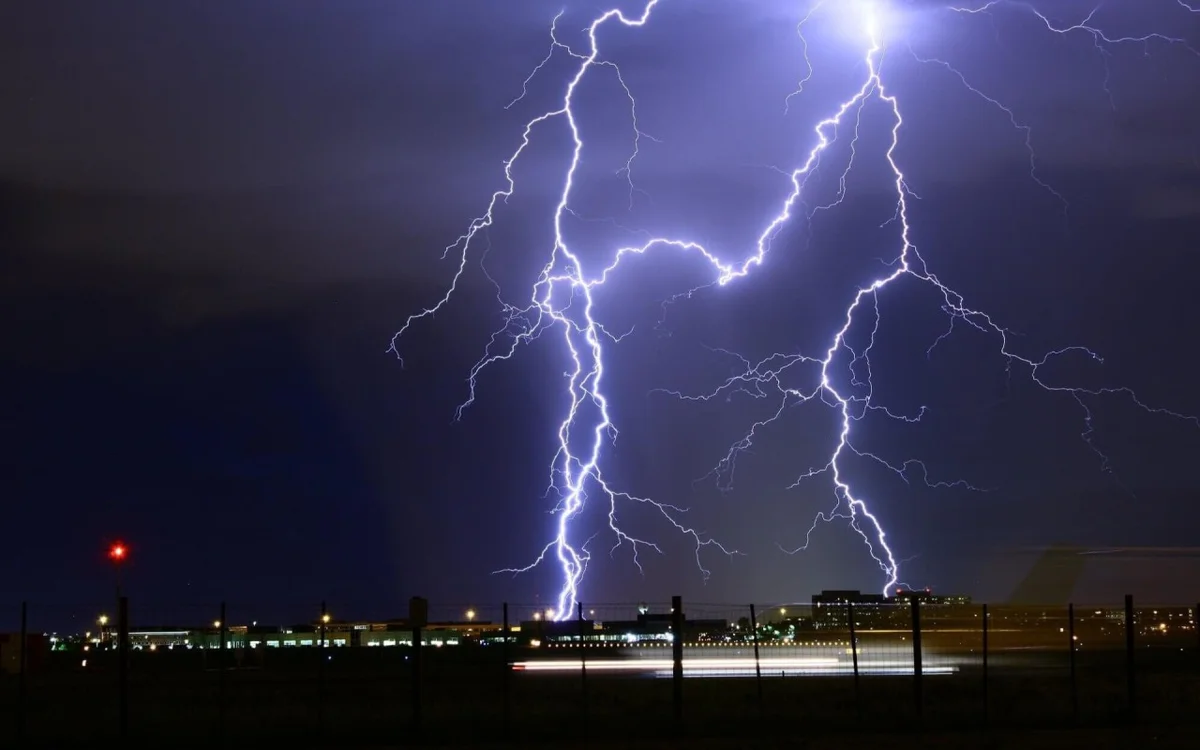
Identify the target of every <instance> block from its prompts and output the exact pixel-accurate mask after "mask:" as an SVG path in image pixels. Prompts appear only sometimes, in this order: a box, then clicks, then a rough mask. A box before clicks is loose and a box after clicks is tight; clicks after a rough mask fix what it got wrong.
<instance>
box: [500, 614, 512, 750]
mask: <svg viewBox="0 0 1200 750" xmlns="http://www.w3.org/2000/svg"><path fill="white" fill-rule="evenodd" d="M502 632H503V633H504V643H503V645H502V646H500V656H501V660H502V661H503V662H504V677H503V682H502V683H501V690H502V691H503V696H502V698H501V704H502V710H503V712H504V716H503V717H502V719H501V721H502V724H503V729H504V736H505V737H506V738H507V737H508V734H509V722H510V721H511V715H512V698H511V696H510V695H509V680H510V679H511V677H512V675H511V673H512V667H511V666H510V665H509V662H510V660H511V659H510V656H509V643H508V642H509V641H510V640H512V629H511V628H510V627H509V624H508V602H505V603H504V630H503V631H502Z"/></svg>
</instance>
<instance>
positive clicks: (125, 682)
mask: <svg viewBox="0 0 1200 750" xmlns="http://www.w3.org/2000/svg"><path fill="white" fill-rule="evenodd" d="M117 732H118V734H119V735H120V737H121V738H122V739H125V738H126V737H128V736H129V597H127V596H122V597H121V598H119V599H118V600H117Z"/></svg>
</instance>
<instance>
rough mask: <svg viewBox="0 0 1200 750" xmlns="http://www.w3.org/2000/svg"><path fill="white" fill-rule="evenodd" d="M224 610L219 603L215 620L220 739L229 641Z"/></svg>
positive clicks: (222, 730) (222, 725)
mask: <svg viewBox="0 0 1200 750" xmlns="http://www.w3.org/2000/svg"><path fill="white" fill-rule="evenodd" d="M225 617H226V610H225V602H221V616H220V619H218V620H217V623H218V624H217V637H218V638H220V639H221V645H220V648H219V650H218V652H217V654H218V656H219V658H220V663H219V664H218V665H217V669H218V675H217V679H218V680H219V681H218V683H217V731H218V732H219V733H220V736H221V737H224V736H225V703H226V696H225V690H226V687H225V679H226V677H225V670H226V669H227V665H228V663H229V652H228V651H226V648H227V646H226V641H228V640H229V623H228V622H227V621H226V620H225Z"/></svg>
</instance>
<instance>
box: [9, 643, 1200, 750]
mask: <svg viewBox="0 0 1200 750" xmlns="http://www.w3.org/2000/svg"><path fill="white" fill-rule="evenodd" d="M443 653H444V652H443ZM460 653H467V652H460ZM164 656H167V657H168V658H162V657H164ZM133 657H134V658H133V660H132V663H131V668H130V679H129V689H128V694H127V699H126V707H127V715H128V721H127V726H128V738H129V740H130V742H129V745H126V746H133V747H141V746H145V747H150V746H153V747H161V746H164V744H166V745H169V746H171V747H205V748H210V747H220V746H241V745H245V744H257V745H262V744H272V745H281V744H283V743H287V744H288V745H290V746H292V747H308V746H314V747H316V746H319V747H322V748H339V747H377V748H392V747H406V746H412V745H416V744H421V745H429V746H458V747H530V748H533V747H555V748H563V747H597V748H606V747H629V748H647V750H649V749H650V748H673V747H688V748H740V747H747V748H776V747H778V748H792V747H797V748H800V747H802V748H835V747H836V748H859V747H861V748H867V747H870V748H873V749H874V748H880V747H885V748H887V749H888V750H891V748H908V747H913V748H917V747H920V748H930V747H932V748H943V747H944V748H957V747H982V748H1009V747H1013V748H1018V747H1019V748H1021V750H1036V749H1037V748H1042V747H1045V748H1050V747H1054V748H1063V747H1087V748H1089V749H1092V748H1108V747H1114V748H1115V747H1130V746H1134V747H1139V748H1140V747H1142V746H1146V747H1155V748H1157V747H1184V746H1186V747H1189V748H1196V747H1200V660H1198V659H1196V658H1194V655H1193V656H1189V657H1188V658H1182V657H1180V656H1179V655H1178V653H1176V654H1174V655H1173V654H1172V653H1170V652H1167V651H1162V652H1147V653H1139V654H1138V661H1137V670H1136V673H1135V678H1136V679H1135V689H1134V696H1135V703H1136V712H1132V713H1131V710H1130V701H1129V683H1128V679H1127V677H1128V674H1127V672H1126V671H1125V660H1124V654H1122V653H1120V652H1115V653H1096V654H1092V655H1088V656H1086V657H1082V656H1081V657H1080V658H1079V659H1078V660H1077V664H1076V670H1075V678H1074V680H1072V677H1071V671H1070V668H1069V664H1068V662H1067V661H1066V660H1064V659H1061V658H1058V657H1057V656H1050V657H1045V658H1042V657H1041V656H1039V655H1037V654H1033V655H1029V654H1025V655H1022V657H1021V658H1019V659H1017V658H1013V659H1009V660H1008V661H1005V660H1004V659H1003V658H1000V657H997V658H996V659H995V660H994V662H993V664H992V667H991V668H990V670H989V672H988V674H987V679H986V681H985V679H984V673H983V672H982V671H981V670H980V669H979V668H978V666H969V665H968V666H964V667H963V668H962V669H960V670H959V671H958V672H957V673H956V674H953V675H935V676H926V677H925V678H924V679H923V680H922V681H921V682H920V691H919V692H920V699H919V701H918V691H917V689H916V687H917V685H916V681H915V680H914V678H913V677H912V676H879V677H864V678H862V679H861V680H860V681H859V682H858V684H857V687H856V684H855V680H854V679H853V677H852V676H849V675H846V676H821V677H795V676H786V677H784V676H779V675H765V676H764V677H763V679H762V680H761V681H759V680H756V679H755V678H754V677H742V678H731V677H721V676H710V677H697V678H689V679H685V680H683V682H682V703H681V705H682V709H683V714H682V719H681V720H677V719H676V716H675V708H676V703H675V686H674V684H673V682H672V680H670V679H656V678H654V677H650V676H637V675H615V674H608V675H603V674H598V673H589V674H588V676H587V678H586V679H583V678H582V677H581V675H579V674H578V673H569V674H544V673H531V672H524V673H521V672H506V670H505V668H504V665H503V663H502V662H500V661H493V660H490V659H479V658H474V659H462V658H459V657H457V656H453V657H452V656H438V657H436V658H427V659H426V660H425V663H424V667H423V670H422V679H421V680H420V685H419V691H418V690H415V689H414V688H415V687H416V681H415V680H414V675H413V671H412V664H411V661H409V660H407V659H406V658H404V657H405V654H404V652H403V651H402V650H391V651H388V650H379V649H370V650H368V649H347V650H343V651H341V652H338V653H336V654H334V656H333V658H332V659H329V660H327V661H324V662H323V661H321V660H320V659H319V658H318V657H319V651H317V650H315V649H313V650H299V649H298V650H293V651H292V652H291V653H289V654H287V655H286V656H284V655H279V656H275V655H272V656H271V657H270V658H271V661H270V662H266V663H253V662H247V661H243V662H241V663H239V664H237V665H232V664H231V665H230V666H236V668H230V669H227V670H224V671H222V670H220V669H218V668H217V667H218V666H219V665H218V664H217V663H215V660H214V659H213V657H212V656H211V655H208V654H205V653H202V652H200V653H198V652H179V653H176V654H171V655H164V654H156V655H151V654H145V653H137V652H135V653H134V654H133ZM17 696H18V691H17V683H16V680H15V678H12V677H6V678H5V679H4V680H3V681H2V682H0V747H7V746H13V745H14V744H15V743H16V742H17V727H18V723H19V715H20V714H23V727H24V729H23V736H24V738H25V739H24V742H25V744H26V745H29V746H37V747H66V746H71V747H74V746H81V745H83V744H88V745H94V744H97V743H102V742H105V741H111V740H113V739H116V738H117V737H118V736H119V731H120V719H119V716H120V710H119V707H120V703H121V702H120V700H119V696H118V682H117V677H116V669H115V663H113V662H112V661H108V662H106V661H105V659H104V658H102V655H99V654H93V658H92V659H90V660H89V664H88V665H87V667H86V668H85V667H83V666H82V665H81V664H79V663H77V662H76V660H75V659H74V658H72V660H71V661H70V662H68V661H65V660H62V659H59V660H52V661H51V662H47V663H46V664H45V665H43V667H41V668H40V669H39V671H38V672H37V673H36V674H33V675H31V677H30V679H29V681H28V683H27V689H26V691H25V699H24V702H23V703H22V702H21V701H19V700H18V698H17ZM985 698H986V699H985ZM418 703H419V706H420V708H419V712H418V710H417V705H418ZM22 706H23V708H22ZM418 715H419V721H418V718H417V717H418ZM585 738H587V739H586V741H585Z"/></svg>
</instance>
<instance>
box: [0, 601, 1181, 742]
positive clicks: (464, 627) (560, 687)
mask: <svg viewBox="0 0 1200 750" xmlns="http://www.w3.org/2000/svg"><path fill="white" fill-rule="evenodd" d="M815 599H816V600H815V601H814V602H812V603H805V604H784V605H780V604H771V605H766V604H763V605H751V604H745V605H729V604H703V603H686V604H685V603H684V602H682V601H681V600H680V599H679V598H678V597H675V598H673V599H670V600H666V599H664V600H662V601H654V602H643V603H636V604H633V603H631V604H583V605H577V606H575V607H572V608H570V609H569V610H562V611H559V610H556V609H555V608H549V609H547V608H546V607H545V606H544V605H528V604H513V603H510V604H503V605H488V606H483V605H472V604H443V603H436V602H435V603H429V602H425V601H423V600H419V599H414V600H413V602H412V604H411V606H410V609H409V611H408V612H407V613H404V617H401V618H396V619H391V620H372V619H359V618H358V614H360V613H347V612H341V611H337V610H336V609H335V608H331V607H327V606H326V604H325V603H322V602H314V603H313V604H311V605H310V606H309V607H307V608H306V609H304V610H301V611H300V613H299V614H298V615H297V617H296V621H295V622H294V623H291V624H276V623H272V624H267V623H260V622H258V621H256V620H254V619H252V615H251V614H250V613H251V611H252V610H251V608H249V607H242V606H239V605H238V604H237V603H224V604H222V603H215V604H210V605H205V606H195V607H185V608H178V607H174V608H171V609H170V611H169V612H168V611H166V610H156V609H155V606H154V604H153V602H142V601H132V600H129V599H120V600H119V601H117V602H110V603H107V604H100V603H93V604H92V605H90V606H87V605H84V606H74V607H55V606H53V605H46V604H43V603H38V602H30V603H27V604H24V605H21V606H20V623H21V627H20V631H19V632H12V633H8V634H3V635H0V679H3V683H0V684H2V685H3V690H4V694H5V699H4V700H0V712H3V721H4V725H3V727H0V744H8V743H7V742H6V741H5V740H6V738H10V737H11V738H13V739H17V740H21V739H24V740H28V741H37V742H39V743H47V742H48V743H51V744H53V743H55V742H68V741H92V740H97V739H103V738H108V737H117V736H126V737H143V738H167V737H179V736H181V734H183V735H186V736H187V737H189V738H191V739H193V740H196V741H205V740H207V739H211V740H213V741H233V740H268V739H269V740H275V739H289V738H293V739H304V740H311V739H313V738H320V737H328V738H336V739H337V740H338V741H340V742H346V741H352V740H355V739H361V740H363V741H392V742H397V741H399V742H404V741H420V740H429V741H438V742H444V741H455V740H459V741H463V742H479V741H486V740H501V739H505V740H515V741H521V740H523V739H532V738H535V737H538V738H547V737H548V738H554V737H565V738H581V737H594V736H598V735H615V736H624V735H632V736H643V735H658V734H667V733H686V734H690V735H692V736H700V735H709V736H712V735H723V734H724V735H738V736H746V735H757V734H763V733H769V734H778V733H783V734H786V735H788V736H791V735H795V734H797V733H799V734H804V733H828V732H836V731H838V730H839V729H840V728H843V727H880V728H897V727H911V726H922V727H958V726H981V725H985V724H986V725H990V726H1022V725H1025V726H1029V725H1036V726H1047V725H1051V726H1052V725H1077V724H1084V725H1091V726H1099V725H1108V724H1112V723H1115V722H1119V723H1129V722H1142V723H1151V724H1155V725H1159V724H1162V723H1164V722H1167V723H1186V722H1190V721H1192V720H1194V717H1197V716H1200V630H1198V629H1197V625H1198V622H1197V621H1198V618H1200V605H1197V606H1195V607H1144V606H1138V607H1135V606H1134V605H1133V600H1132V599H1131V598H1128V599H1127V600H1126V602H1124V603H1123V604H1118V605H1115V606H1108V605H1105V606H1086V607H1085V606H1074V605H1070V606H1065V607H1044V606H1036V607H1035V606H991V607H989V606H987V605H979V604H971V603H968V602H964V601H957V602H948V603H947V602H938V601H936V600H925V599H922V598H921V597H918V596H912V597H910V598H908V599H904V600H895V599H888V600H883V599H876V600H866V598H865V597H864V598H859V599H852V598H847V597H839V596H823V597H816V598H815ZM6 619H8V618H6ZM10 697H11V699H10Z"/></svg>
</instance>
